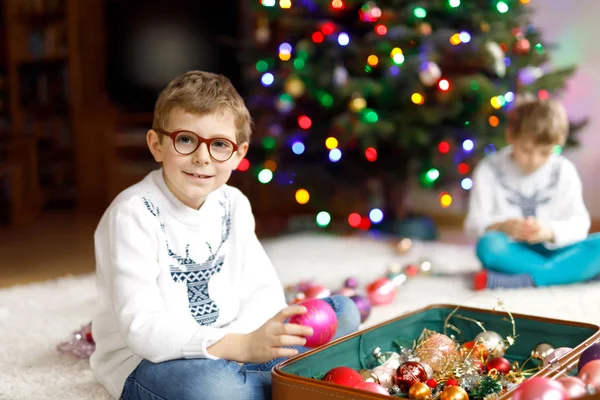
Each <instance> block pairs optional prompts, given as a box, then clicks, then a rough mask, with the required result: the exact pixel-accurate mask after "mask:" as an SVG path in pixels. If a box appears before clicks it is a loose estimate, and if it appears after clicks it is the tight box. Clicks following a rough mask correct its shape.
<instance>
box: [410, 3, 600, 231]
mask: <svg viewBox="0 0 600 400" xmlns="http://www.w3.org/2000/svg"><path fill="white" fill-rule="evenodd" d="M531 4H532V7H533V8H534V14H533V17H532V18H533V21H534V24H535V25H536V26H537V27H538V28H539V30H540V31H541V32H542V35H543V37H544V39H545V41H546V42H548V43H555V44H557V46H558V48H557V49H555V50H553V53H552V64H553V65H554V66H555V67H561V66H567V65H573V64H575V65H577V66H578V70H577V73H576V74H575V75H574V76H573V77H572V78H571V79H570V80H569V82H568V89H567V91H566V93H565V95H564V97H563V98H562V100H563V102H564V104H565V106H566V107H567V111H568V113H569V115H570V116H571V117H572V118H573V119H574V120H578V119H579V118H580V117H584V116H589V117H590V123H589V125H588V126H587V127H586V128H585V130H584V131H582V132H581V133H580V140H581V144H582V146H580V147H579V148H577V149H571V150H568V151H565V153H564V155H565V156H566V157H567V158H569V159H570V160H571V161H573V162H574V163H575V165H576V166H577V169H578V170H579V173H580V175H581V180H582V182H583V189H584V201H585V203H586V205H587V207H588V210H589V211H590V213H591V215H592V217H593V218H594V219H600V184H598V175H597V174H598V171H600V158H599V157H598V154H597V153H598V148H600V134H599V133H598V132H599V131H600V117H596V115H597V113H596V112H595V111H596V108H598V107H599V106H600V74H599V73H598V70H599V66H600V45H599V42H598V40H597V38H598V37H600V23H598V17H597V16H598V15H599V14H600V1H598V0H577V1H573V2H567V1H564V0H532V2H531ZM461 192H464V191H463V190H462V189H458V190H456V191H452V192H451V194H453V197H454V203H453V204H452V205H451V206H450V207H449V208H448V209H446V210H444V209H442V208H441V207H440V205H439V201H438V195H437V194H433V193H429V192H428V193H426V192H423V191H420V190H414V191H413V192H412V193H411V196H410V200H409V201H410V203H411V205H412V206H413V207H414V208H415V209H417V210H418V211H422V212H427V213H434V214H460V213H464V211H465V204H466V197H465V196H464V193H461Z"/></svg>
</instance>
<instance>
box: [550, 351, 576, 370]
mask: <svg viewBox="0 0 600 400" xmlns="http://www.w3.org/2000/svg"><path fill="white" fill-rule="evenodd" d="M572 350H573V349H572V348H570V347H559V348H558V349H554V351H553V352H552V353H550V354H548V355H547V356H546V357H545V358H544V365H543V366H544V367H546V366H548V365H549V364H552V363H554V362H556V361H558V359H559V358H561V357H562V356H564V355H565V354H567V353H568V352H570V351H572Z"/></svg>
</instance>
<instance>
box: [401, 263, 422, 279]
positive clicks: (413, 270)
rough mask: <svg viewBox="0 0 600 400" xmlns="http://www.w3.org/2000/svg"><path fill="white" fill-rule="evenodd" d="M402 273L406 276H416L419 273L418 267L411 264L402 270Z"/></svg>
mask: <svg viewBox="0 0 600 400" xmlns="http://www.w3.org/2000/svg"><path fill="white" fill-rule="evenodd" d="M404 273H405V274H406V276H416V275H417V274H418V273H419V267H417V266H416V265H412V264H410V265H407V266H406V268H405V269H404Z"/></svg>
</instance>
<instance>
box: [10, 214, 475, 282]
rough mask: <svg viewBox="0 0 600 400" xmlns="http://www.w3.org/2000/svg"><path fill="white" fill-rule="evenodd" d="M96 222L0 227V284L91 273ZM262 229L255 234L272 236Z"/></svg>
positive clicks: (58, 219) (450, 235)
mask: <svg viewBox="0 0 600 400" xmlns="http://www.w3.org/2000/svg"><path fill="white" fill-rule="evenodd" d="M99 221H100V215H98V216H81V215H77V214H74V213H63V214H49V215H48V214H47V215H42V217H40V219H39V220H38V221H36V222H34V223H32V224H30V225H27V226H24V227H20V228H11V229H7V230H0V287H8V286H13V285H17V284H26V283H31V282H36V281H42V280H47V279H54V278H58V277H61V276H66V275H78V274H86V273H90V272H93V271H94V269H95V261H94V240H93V235H94V230H95V229H96V226H97V225H98V222H99ZM265 232H266V231H265ZM265 232H259V236H260V237H266V236H272V234H269V233H265ZM439 239H440V240H442V241H445V242H449V243H460V244H463V243H465V242H466V239H465V238H464V235H463V234H462V232H461V230H460V228H458V227H454V228H451V227H445V228H443V229H440V238H439Z"/></svg>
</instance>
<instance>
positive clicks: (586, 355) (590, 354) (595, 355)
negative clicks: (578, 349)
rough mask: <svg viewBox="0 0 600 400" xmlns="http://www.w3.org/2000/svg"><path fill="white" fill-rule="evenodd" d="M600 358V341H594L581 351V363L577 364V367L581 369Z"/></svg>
mask: <svg viewBox="0 0 600 400" xmlns="http://www.w3.org/2000/svg"><path fill="white" fill-rule="evenodd" d="M599 359H600V343H594V344H593V345H591V346H590V347H588V348H587V349H585V350H584V351H583V352H582V353H581V357H579V363H578V364H577V368H578V369H579V370H580V371H581V369H582V368H583V367H584V366H585V365H586V364H587V363H589V362H590V361H593V360H599Z"/></svg>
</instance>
